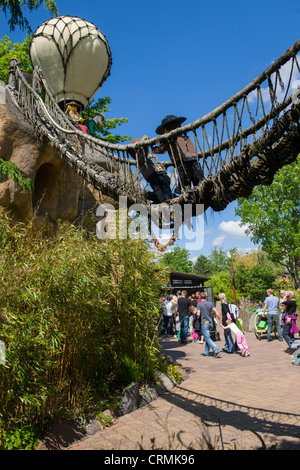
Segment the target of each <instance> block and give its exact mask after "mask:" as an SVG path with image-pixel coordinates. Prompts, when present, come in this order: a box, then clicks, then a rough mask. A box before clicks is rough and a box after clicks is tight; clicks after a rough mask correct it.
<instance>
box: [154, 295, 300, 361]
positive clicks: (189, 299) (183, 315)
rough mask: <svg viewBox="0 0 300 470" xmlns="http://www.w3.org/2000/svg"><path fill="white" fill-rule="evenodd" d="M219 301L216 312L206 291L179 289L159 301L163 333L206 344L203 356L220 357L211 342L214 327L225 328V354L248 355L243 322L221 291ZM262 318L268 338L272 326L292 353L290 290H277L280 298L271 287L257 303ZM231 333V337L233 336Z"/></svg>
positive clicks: (295, 330)
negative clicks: (189, 293) (189, 292)
mask: <svg viewBox="0 0 300 470" xmlns="http://www.w3.org/2000/svg"><path fill="white" fill-rule="evenodd" d="M218 298H219V300H220V302H221V311H220V312H219V311H218V310H217V308H216V307H215V306H214V304H213V303H212V302H210V301H209V300H208V299H207V293H206V292H196V293H195V294H192V295H190V296H188V293H187V291H185V290H183V291H178V292H177V293H176V295H175V294H173V295H170V296H169V297H168V298H165V299H163V300H162V317H161V322H160V325H161V329H160V333H161V335H162V336H169V337H171V336H175V337H178V340H179V341H180V342H181V344H187V342H188V337H190V338H191V340H192V341H193V342H199V343H202V344H203V343H205V348H204V352H203V356H209V355H210V351H211V350H212V353H213V356H214V357H216V358H220V357H221V351H220V349H219V347H218V346H217V345H216V343H215V341H214V335H213V334H212V333H213V332H216V326H217V325H219V327H220V328H221V329H222V330H223V331H224V341H225V344H224V347H223V348H222V351H223V352H225V353H227V354H234V353H239V354H240V355H241V356H243V357H247V356H249V355H250V351H249V346H248V343H247V340H246V336H245V332H244V331H243V322H242V320H241V319H240V318H238V317H237V316H236V315H234V313H233V310H232V308H231V307H232V306H233V307H235V308H236V306H234V305H233V304H230V303H229V302H228V301H227V299H226V296H225V294H224V293H220V294H219V296H218ZM257 312H260V314H261V317H262V318H264V319H265V321H266V324H267V340H268V341H272V337H271V332H272V328H273V326H274V325H275V326H276V330H277V335H278V340H279V341H285V342H286V343H287V346H288V348H287V352H292V343H293V341H294V340H295V335H297V334H298V333H299V329H298V327H297V303H296V300H295V298H294V293H293V292H292V291H280V299H279V298H278V297H277V296H276V295H274V292H273V290H272V289H268V290H267V296H266V298H265V300H264V303H260V304H259V309H258V310H257ZM233 335H234V338H233Z"/></svg>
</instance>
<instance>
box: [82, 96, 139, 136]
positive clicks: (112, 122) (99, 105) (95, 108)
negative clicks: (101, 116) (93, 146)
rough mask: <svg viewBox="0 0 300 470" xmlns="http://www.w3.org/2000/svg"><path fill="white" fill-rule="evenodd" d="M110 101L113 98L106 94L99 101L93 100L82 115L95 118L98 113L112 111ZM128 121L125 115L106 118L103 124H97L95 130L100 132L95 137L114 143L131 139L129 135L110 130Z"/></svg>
mask: <svg viewBox="0 0 300 470" xmlns="http://www.w3.org/2000/svg"><path fill="white" fill-rule="evenodd" d="M110 103H111V98H110V97H109V96H106V97H105V98H99V99H98V100H97V101H96V100H94V101H92V102H91V104H90V106H89V107H88V108H87V109H86V110H85V111H84V112H83V113H81V115H82V117H83V118H84V119H88V118H93V117H94V116H96V114H98V113H107V112H108V111H110V109H109V107H108V105H109V104H110ZM126 122H128V119H127V118H123V117H122V118H113V119H105V121H104V122H103V123H102V126H100V125H99V124H96V126H95V131H96V132H97V133H98V135H96V136H95V137H98V138H100V139H102V140H106V141H107V142H110V143H112V144H119V143H121V142H126V141H128V140H131V139H132V137H130V136H128V135H123V136H122V135H120V134H116V135H113V134H111V132H110V131H111V130H112V129H115V128H116V127H119V126H121V125H122V124H125V123H126Z"/></svg>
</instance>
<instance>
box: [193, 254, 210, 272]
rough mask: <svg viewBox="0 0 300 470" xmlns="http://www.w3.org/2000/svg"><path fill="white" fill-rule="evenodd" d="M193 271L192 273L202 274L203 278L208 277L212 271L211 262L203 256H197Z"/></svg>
mask: <svg viewBox="0 0 300 470" xmlns="http://www.w3.org/2000/svg"><path fill="white" fill-rule="evenodd" d="M193 269H194V272H196V273H198V274H204V275H205V276H209V275H210V274H211V270H212V263H211V260H210V259H209V258H207V256H205V255H200V256H198V258H197V260H196V262H195V264H194V268H193Z"/></svg>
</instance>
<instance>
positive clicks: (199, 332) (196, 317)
mask: <svg viewBox="0 0 300 470" xmlns="http://www.w3.org/2000/svg"><path fill="white" fill-rule="evenodd" d="M193 328H194V334H195V339H196V340H197V342H198V343H201V344H203V336H202V329H201V318H200V310H197V309H196V308H194V318H193ZM196 335H197V338H196Z"/></svg>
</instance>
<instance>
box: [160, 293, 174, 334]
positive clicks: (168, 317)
mask: <svg viewBox="0 0 300 470" xmlns="http://www.w3.org/2000/svg"><path fill="white" fill-rule="evenodd" d="M163 309H164V310H163V319H164V320H163V335H165V334H166V333H167V335H168V336H171V335H172V332H173V314H174V303H173V295H170V296H169V297H168V300H167V301H166V302H164V303H163Z"/></svg>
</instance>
